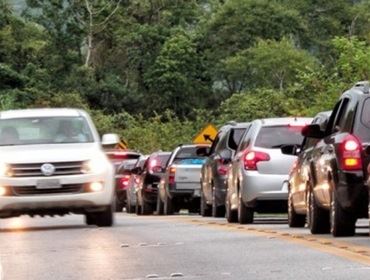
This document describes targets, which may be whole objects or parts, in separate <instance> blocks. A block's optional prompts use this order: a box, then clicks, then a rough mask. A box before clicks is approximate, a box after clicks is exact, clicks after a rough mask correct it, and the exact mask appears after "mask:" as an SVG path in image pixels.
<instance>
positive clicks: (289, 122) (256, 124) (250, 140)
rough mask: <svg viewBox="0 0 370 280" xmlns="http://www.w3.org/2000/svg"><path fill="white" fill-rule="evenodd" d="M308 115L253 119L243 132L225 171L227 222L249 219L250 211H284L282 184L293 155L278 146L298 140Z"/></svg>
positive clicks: (298, 143)
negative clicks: (226, 178) (226, 182)
mask: <svg viewBox="0 0 370 280" xmlns="http://www.w3.org/2000/svg"><path fill="white" fill-rule="evenodd" d="M311 121H312V119H311V118H273V119H261V120H255V121H253V122H252V123H251V126H250V127H249V129H248V130H247V131H246V132H245V134H244V136H243V138H242V140H241V142H240V144H239V146H238V148H237V150H236V154H235V156H234V158H233V160H232V162H231V167H230V169H229V173H228V189H227V196H226V217H227V219H228V221H229V222H237V221H239V222H240V223H241V224H246V223H253V218H254V212H255V211H257V212H262V213H263V212H265V213H266V212H268V213H278V212H283V211H286V210H287V209H286V208H287V198H288V190H287V189H285V188H284V187H282V186H283V182H284V181H285V180H287V178H288V174H289V171H290V169H291V168H292V165H293V163H294V162H295V160H296V156H291V155H284V154H283V153H282V152H281V147H283V146H285V145H297V147H298V146H299V145H300V144H301V143H302V140H303V136H302V135H301V130H302V128H303V127H304V126H305V125H306V124H309V123H311Z"/></svg>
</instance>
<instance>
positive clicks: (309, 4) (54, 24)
mask: <svg viewBox="0 0 370 280" xmlns="http://www.w3.org/2000/svg"><path fill="white" fill-rule="evenodd" d="M369 43H370V0H362V1H361V0H359V1H349V0H328V1H321V2H320V3H319V4H318V3H317V1H313V0H279V1H269V0H198V1H196V0H176V1H175V0H116V1H110V0H100V1H91V0H85V1H82V0H81V1H72V0H53V1H38V0H27V1H24V2H22V1H11V0H0V110H6V109H15V108H30V107H48V106H53V107H55V106H57V107H65V106H67V107H78V108H84V109H86V110H88V111H90V112H91V113H92V115H93V116H94V119H95V121H96V123H97V126H98V129H99V131H100V132H102V133H104V132H108V131H114V132H118V133H119V134H120V135H121V136H122V137H123V138H124V139H125V140H126V141H127V142H128V143H129V146H130V148H133V149H140V151H141V152H151V151H154V150H157V149H162V150H169V149H172V148H173V147H174V146H175V145H177V144H178V143H186V142H189V141H191V139H192V137H193V136H194V135H195V134H196V133H197V132H198V131H199V130H200V129H201V127H203V126H204V125H205V124H207V123H214V124H216V125H218V126H219V125H222V124H223V123H225V122H227V121H230V120H236V121H250V120H252V119H255V118H258V117H273V116H313V115H314V114H316V113H317V112H319V111H326V110H330V109H331V108H332V106H333V104H334V102H335V100H337V98H338V96H339V95H340V94H341V93H342V91H343V90H345V89H346V88H348V87H349V86H351V85H352V84H353V83H354V82H356V81H358V80H366V79H369V75H370V44H369Z"/></svg>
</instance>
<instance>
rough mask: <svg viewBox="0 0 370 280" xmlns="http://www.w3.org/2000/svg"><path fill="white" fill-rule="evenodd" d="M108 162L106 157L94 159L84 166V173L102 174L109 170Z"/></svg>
mask: <svg viewBox="0 0 370 280" xmlns="http://www.w3.org/2000/svg"><path fill="white" fill-rule="evenodd" d="M107 164H108V162H107V160H106V159H105V158H104V157H101V158H93V159H91V160H89V161H87V162H85V163H84V164H83V166H82V172H83V173H101V172H104V171H105V170H106V169H107Z"/></svg>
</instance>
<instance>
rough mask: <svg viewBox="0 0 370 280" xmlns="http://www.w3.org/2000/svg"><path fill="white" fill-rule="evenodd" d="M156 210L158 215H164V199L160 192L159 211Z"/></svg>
mask: <svg viewBox="0 0 370 280" xmlns="http://www.w3.org/2000/svg"><path fill="white" fill-rule="evenodd" d="M156 212H157V215H163V212H164V207H163V202H162V199H161V196H160V195H159V193H158V196H157V211H156Z"/></svg>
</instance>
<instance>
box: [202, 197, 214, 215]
mask: <svg viewBox="0 0 370 280" xmlns="http://www.w3.org/2000/svg"><path fill="white" fill-rule="evenodd" d="M211 214H212V209H211V207H210V206H209V205H208V204H207V202H206V199H205V197H204V195H203V192H202V191H201V194H200V215H201V216H202V217H210V216H211Z"/></svg>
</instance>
